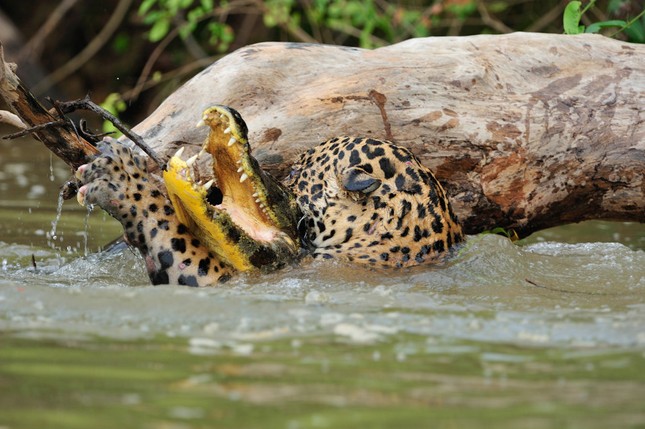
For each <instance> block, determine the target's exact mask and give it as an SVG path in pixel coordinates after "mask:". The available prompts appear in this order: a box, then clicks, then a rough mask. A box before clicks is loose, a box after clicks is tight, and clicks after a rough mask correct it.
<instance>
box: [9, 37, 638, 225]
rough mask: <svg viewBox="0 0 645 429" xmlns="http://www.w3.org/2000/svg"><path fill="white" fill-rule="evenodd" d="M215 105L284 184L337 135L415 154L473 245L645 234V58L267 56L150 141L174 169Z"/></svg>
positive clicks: (289, 48) (490, 44) (299, 48)
mask: <svg viewBox="0 0 645 429" xmlns="http://www.w3.org/2000/svg"><path fill="white" fill-rule="evenodd" d="M0 88H2V85H0ZM5 98H6V96H5ZM215 103H218V104H227V105H231V106H233V107H234V108H236V109H237V110H239V111H240V112H241V113H242V115H243V116H244V118H245V119H246V121H247V123H248V125H249V130H250V140H251V142H252V145H253V147H254V153H255V155H256V157H257V158H258V159H259V160H260V161H261V162H262V164H263V166H264V167H265V168H267V169H268V170H270V171H272V172H273V173H274V174H276V175H277V176H283V175H284V174H286V173H288V171H289V166H290V165H291V163H292V162H293V160H294V159H295V157H296V156H297V155H298V154H299V153H301V152H302V151H304V150H306V149H307V148H309V147H311V146H313V145H315V144H317V143H319V142H321V141H323V140H326V139H328V138H330V137H333V136H337V135H348V134H349V135H361V136H371V137H377V138H386V139H391V140H394V141H396V142H398V143H400V144H402V145H404V146H407V147H410V148H411V149H412V151H413V152H414V153H415V154H416V155H417V156H418V157H419V158H420V159H421V161H422V162H423V163H424V164H426V165H427V166H429V167H430V168H432V169H433V170H434V171H435V172H436V175H437V177H438V179H439V180H440V181H441V182H442V184H443V185H444V186H445V188H446V190H447V192H448V194H449V195H450V196H451V200H452V202H453V205H454V208H455V210H456V212H457V214H458V215H459V217H460V219H461V220H462V222H463V224H464V226H465V229H466V231H467V232H468V233H477V232H481V231H484V230H488V229H491V228H494V227H504V228H507V229H515V230H516V232H517V233H518V234H519V235H520V236H526V235H528V234H530V233H531V232H534V231H537V230H540V229H543V228H547V227H551V226H556V225H561V224H564V223H569V222H579V221H582V220H587V219H611V220H623V221H637V222H645V181H644V180H643V174H644V171H645V128H644V127H643V121H644V113H643V106H644V105H645V47H644V46H641V45H634V44H629V43H625V42H620V41H616V40H612V39H608V38H605V37H602V36H595V35H581V36H564V35H552V34H532V33H514V34H508V35H501V36H472V37H454V38H426V39H414V40H409V41H406V42H403V43H399V44H397V45H393V46H389V47H386V48H381V49H376V50H362V49H356V48H345V47H336V46H324V45H308V44H304V45H303V44H289V43H262V44H258V45H253V46H249V47H246V48H243V49H240V50H238V51H236V52H234V53H232V54H230V55H228V56H227V57H225V58H223V59H222V60H220V61H218V62H216V63H215V64H213V65H212V66H210V67H209V68H207V69H206V70H204V71H203V72H202V73H200V74H199V75H197V76H196V77H194V78H193V79H192V80H191V81H189V82H188V83H186V84H185V85H184V86H183V87H181V88H180V89H179V90H177V91H176V92H175V93H174V94H172V95H171V96H170V97H169V98H168V99H167V100H166V101H165V102H164V103H163V104H162V105H161V106H160V107H159V108H158V109H157V110H156V111H155V112H154V113H153V114H152V115H150V116H149V117H148V118H147V119H146V120H144V121H143V122H142V123H140V124H139V125H138V126H137V127H135V131H137V132H138V133H140V134H141V135H142V136H143V137H144V138H145V139H146V141H147V142H148V143H149V144H150V145H151V146H153V147H154V148H155V149H157V150H158V151H160V152H161V153H163V154H165V155H166V156H167V155H169V154H170V153H172V152H173V151H174V150H176V148H177V143H176V142H177V141H179V142H186V143H189V144H192V145H194V151H197V147H198V146H199V145H200V144H201V141H202V140H203V139H204V137H205V134H204V132H205V131H204V130H202V129H196V128H195V127H194V124H195V122H196V121H197V120H198V118H199V116H200V113H201V112H202V110H203V109H204V108H205V107H208V106H210V105H212V104H215ZM202 171H208V169H207V167H206V166H204V168H202Z"/></svg>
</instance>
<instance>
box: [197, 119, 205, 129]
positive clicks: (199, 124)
mask: <svg viewBox="0 0 645 429" xmlns="http://www.w3.org/2000/svg"><path fill="white" fill-rule="evenodd" d="M204 125H206V122H204V120H203V119H202V120H201V121H199V122H197V125H195V127H197V128H199V127H203V126H204Z"/></svg>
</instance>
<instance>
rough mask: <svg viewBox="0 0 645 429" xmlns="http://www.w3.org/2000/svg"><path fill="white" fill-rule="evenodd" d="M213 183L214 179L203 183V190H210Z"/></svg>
mask: <svg viewBox="0 0 645 429" xmlns="http://www.w3.org/2000/svg"><path fill="white" fill-rule="evenodd" d="M213 183H215V179H211V180H209V181H208V182H206V183H204V185H203V187H204V189H206V190H207V191H208V190H209V189H210V188H211V186H213Z"/></svg>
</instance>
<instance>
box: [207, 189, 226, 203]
mask: <svg viewBox="0 0 645 429" xmlns="http://www.w3.org/2000/svg"><path fill="white" fill-rule="evenodd" d="M222 200H223V195H222V191H220V190H219V188H218V187H217V186H211V188H210V189H209V190H208V192H207V193H206V201H208V203H209V204H210V205H212V206H216V205H218V204H222Z"/></svg>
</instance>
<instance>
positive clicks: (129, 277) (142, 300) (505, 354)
mask: <svg viewBox="0 0 645 429" xmlns="http://www.w3.org/2000/svg"><path fill="white" fill-rule="evenodd" d="M0 134H2V133H0ZM69 174H70V173H69V171H68V170H67V169H66V167H65V166H64V165H63V164H62V163H61V162H59V161H58V160H52V159H51V156H50V154H49V153H48V152H47V151H46V150H44V149H43V148H41V147H40V146H39V144H38V143H36V142H33V141H31V140H29V139H21V140H18V141H16V142H13V143H7V142H0V192H1V193H0V261H1V263H2V267H1V269H0V428H3V429H4V428H12V429H13V428H36V427H43V428H45V427H46V428H88V427H92V428H103V427H105V428H114V427H132V428H214V427H222V428H238V427H239V428H242V427H243V428H274V427H275V428H290V429H296V428H350V427H351V428H357V427H369V428H389V427H392V428H394V427H396V428H401V427H414V428H417V427H432V428H461V427H468V428H492V427H495V428H517V427H522V428H607V427H612V428H617V427H634V428H635V427H644V426H645V401H644V400H643V398H644V397H645V225H639V224H625V223H608V222H586V223H583V224H580V225H575V226H567V227H561V228H557V229H553V230H549V231H544V232H542V233H540V234H537V235H535V236H532V237H530V238H529V239H527V240H525V241H523V242H520V243H519V244H517V243H515V244H514V243H511V242H510V241H509V240H507V239H506V238H504V237H500V236H496V235H480V236H476V237H470V238H469V240H468V243H467V245H465V246H464V247H463V248H462V249H461V250H460V251H459V252H458V254H457V255H456V257H455V258H454V260H452V261H451V262H449V263H446V264H445V265H442V266H438V267H431V268H428V267H423V268H416V269H411V270H407V271H386V272H375V271H369V270H363V269H359V268H356V267H351V266H350V267H348V266H343V265H338V264H333V263H324V264H313V265H312V264H309V265H304V266H301V267H297V268H291V269H288V270H285V271H282V272H279V273H274V274H270V275H262V276H259V275H246V276H240V277H238V278H235V279H233V280H232V281H230V282H229V283H227V284H225V285H223V286H221V287H217V288H208V289H193V288H181V287H171V286H157V287H153V286H149V285H148V281H147V277H146V275H145V272H144V270H143V263H142V261H141V260H140V258H139V257H138V256H137V255H135V254H133V253H132V252H131V251H129V250H128V249H121V250H116V251H113V252H110V253H107V254H106V253H102V254H99V253H96V250H97V249H99V247H101V246H104V245H106V244H107V243H109V242H110V241H111V240H112V239H114V238H116V237H118V235H119V234H120V228H119V227H118V225H117V224H116V222H114V221H112V219H110V218H109V217H107V216H106V215H104V214H103V213H101V212H100V211H99V210H97V211H96V212H94V213H92V214H91V215H90V216H89V218H88V216H87V212H86V211H85V209H84V208H82V207H80V206H78V204H76V202H75V201H68V202H66V203H64V205H63V210H62V215H61V217H60V219H59V220H58V222H57V225H56V228H55V231H52V222H54V221H55V219H56V217H57V215H56V213H57V211H56V206H57V203H58V197H57V193H58V187H59V186H60V184H62V183H63V182H64V181H65V180H66V179H67V178H68V176H69Z"/></svg>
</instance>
